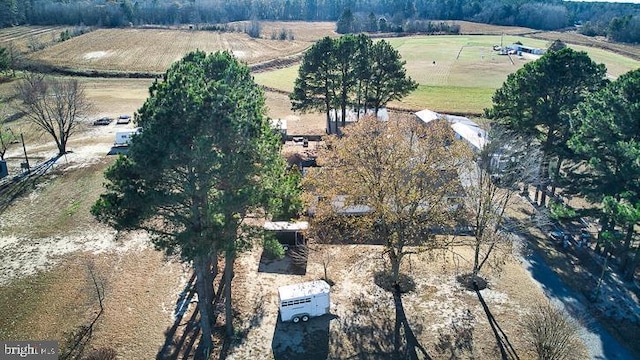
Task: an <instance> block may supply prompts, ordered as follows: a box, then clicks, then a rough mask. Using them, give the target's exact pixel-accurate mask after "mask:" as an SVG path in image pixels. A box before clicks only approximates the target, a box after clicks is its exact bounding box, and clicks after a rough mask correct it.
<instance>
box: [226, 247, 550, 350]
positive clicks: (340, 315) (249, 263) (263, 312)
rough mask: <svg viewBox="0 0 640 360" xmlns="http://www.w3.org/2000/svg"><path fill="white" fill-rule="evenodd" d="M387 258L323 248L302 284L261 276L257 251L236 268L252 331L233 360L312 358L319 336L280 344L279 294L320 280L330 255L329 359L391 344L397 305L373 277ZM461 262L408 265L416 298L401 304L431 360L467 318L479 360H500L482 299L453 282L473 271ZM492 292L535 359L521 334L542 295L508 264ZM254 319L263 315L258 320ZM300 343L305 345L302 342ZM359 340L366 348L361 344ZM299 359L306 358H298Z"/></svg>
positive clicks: (492, 300)
mask: <svg viewBox="0 0 640 360" xmlns="http://www.w3.org/2000/svg"><path fill="white" fill-rule="evenodd" d="M381 252H382V249H381V248H380V247H377V246H367V245H331V246H329V245H318V246H317V247H316V250H315V251H312V252H311V255H310V258H309V262H308V265H307V272H306V274H305V275H303V276H296V275H290V274H286V273H285V274H276V273H269V272H257V270H258V263H259V261H260V251H259V249H256V250H254V251H252V252H250V253H248V254H244V255H243V256H242V257H241V258H240V259H239V261H238V264H237V268H238V271H237V277H238V278H237V282H236V285H235V286H236V287H235V289H234V292H235V294H236V295H235V296H236V297H235V299H236V308H237V310H238V311H239V312H240V314H241V316H240V318H241V320H242V321H241V322H242V325H241V327H240V329H239V330H240V331H241V332H242V331H247V336H246V338H244V339H243V340H242V344H241V345H238V346H236V347H235V348H233V350H232V354H233V358H238V359H244V358H251V357H252V356H255V354H262V358H264V359H272V358H274V354H273V353H271V354H268V353H266V352H265V349H268V348H272V347H274V346H275V347H276V348H278V349H279V350H284V349H283V348H284V347H285V346H290V347H291V349H295V348H305V349H307V350H308V349H309V348H315V347H317V346H318V344H317V342H322V340H321V339H320V338H314V337H313V336H310V335H306V334H307V333H309V334H313V333H314V330H313V328H308V329H304V331H303V330H298V331H300V332H303V333H304V334H303V335H298V333H297V332H296V331H295V330H294V332H293V333H292V334H288V335H290V336H292V339H293V338H296V339H297V340H292V339H291V340H288V339H283V338H282V337H283V335H284V334H283V332H282V330H281V328H282V327H283V325H281V324H277V322H278V318H277V316H278V315H277V314H278V312H277V287H278V286H282V285H285V284H293V283H298V282H303V281H309V280H315V279H319V278H321V277H322V276H323V267H322V257H323V256H325V254H327V253H331V254H332V258H331V261H330V265H329V269H328V271H329V277H330V278H331V280H333V281H335V285H334V286H333V287H332V288H331V303H332V307H331V313H332V314H333V315H335V316H336V318H334V319H333V320H331V321H330V325H329V327H328V331H329V334H328V344H327V349H328V354H327V355H328V357H329V358H350V357H354V356H355V357H357V355H358V354H360V355H362V354H367V353H368V354H372V353H373V352H374V351H375V347H376V346H378V345H380V344H385V343H386V344H388V343H389V342H390V339H391V336H392V333H391V330H392V327H391V328H389V325H390V324H391V326H392V324H393V321H394V313H393V301H392V298H391V295H390V294H389V293H388V292H385V291H383V290H381V289H380V288H379V287H377V285H375V284H374V282H373V274H374V272H375V271H378V270H381V269H382V268H383V267H384V265H383V262H382V260H381V259H382V257H381V256H382V255H381ZM456 252H457V253H458V255H464V256H465V257H466V258H467V259H468V256H469V255H470V253H469V252H468V251H467V249H462V248H460V249H456ZM456 259H457V260H456V261H453V260H452V257H451V253H447V254H440V255H434V254H432V255H429V254H422V255H417V256H413V257H411V258H410V259H407V261H406V262H405V268H404V271H406V272H409V273H411V274H412V276H413V277H414V279H415V281H416V291H415V292H411V293H408V294H405V295H404V296H403V304H404V308H405V311H406V315H407V317H408V319H409V323H410V324H411V326H412V328H413V329H414V331H416V334H417V336H418V339H419V341H420V342H421V344H422V345H423V346H425V348H426V349H427V351H428V352H429V354H430V355H431V356H432V357H433V358H435V359H443V358H448V357H447V355H446V354H443V353H439V352H438V351H437V350H436V349H437V347H436V345H437V343H438V335H439V334H447V333H449V332H450V331H451V327H450V326H451V322H452V320H453V319H455V318H456V317H459V316H461V315H462V314H464V313H465V312H466V311H467V310H468V311H470V312H471V314H472V315H473V318H474V321H473V323H474V338H473V340H474V345H475V356H476V358H482V359H497V358H499V353H498V352H497V351H496V349H495V338H494V337H493V335H492V333H491V330H490V328H489V325H488V322H487V317H486V315H485V313H484V311H483V310H482V308H481V306H480V303H479V301H478V298H477V296H476V295H475V293H473V292H470V291H466V290H463V289H462V288H460V286H459V285H458V284H457V283H456V281H455V276H456V275H457V274H460V273H463V272H465V271H468V266H465V265H463V264H464V262H460V258H459V257H456ZM490 284H491V285H490V289H487V290H484V291H483V296H484V298H485V300H486V301H487V303H488V305H489V307H490V310H491V311H492V313H493V315H494V316H495V317H496V319H497V321H498V323H499V324H500V326H501V327H502V328H503V330H504V332H505V333H506V334H507V336H509V339H510V341H511V343H512V345H513V346H514V348H515V349H517V352H518V355H520V358H521V359H529V358H530V357H529V355H528V352H529V348H528V345H527V344H526V343H525V342H524V340H523V338H522V336H520V334H521V333H522V328H521V325H520V323H519V318H520V316H521V315H522V314H523V312H525V311H527V309H528V308H529V306H530V304H532V303H534V302H535V301H538V300H541V299H544V297H543V295H542V292H541V289H540V287H539V286H538V285H536V284H535V283H534V282H533V281H532V280H531V278H530V277H529V275H528V274H527V273H526V272H525V271H524V270H523V268H522V267H521V266H520V264H518V263H517V262H507V264H506V265H505V267H504V268H503V271H502V272H500V273H493V274H490ZM363 306H364V308H363ZM256 307H258V310H256ZM256 314H259V316H258V317H257V318H256ZM310 324H311V323H310ZM303 328H305V327H304V326H303ZM370 331H371V334H369V332H370ZM358 333H360V334H358ZM321 335H322V334H321ZM325 335H327V334H325ZM297 336H302V338H301V339H298V338H297ZM357 338H360V340H362V342H360V341H356V339H357ZM367 339H369V340H370V341H371V342H372V343H373V344H372V343H369V341H368V340H367ZM285 344H286V345H285ZM278 349H276V351H278ZM285 354H286V356H293V357H295V351H293V352H288V351H285ZM280 355H281V357H282V356H284V355H283V354H280ZM307 355H310V353H307ZM321 355H322V354H321ZM297 356H298V357H299V356H301V355H300V354H299V353H298V355H297ZM275 358H279V357H278V354H275ZM323 358H324V357H323Z"/></svg>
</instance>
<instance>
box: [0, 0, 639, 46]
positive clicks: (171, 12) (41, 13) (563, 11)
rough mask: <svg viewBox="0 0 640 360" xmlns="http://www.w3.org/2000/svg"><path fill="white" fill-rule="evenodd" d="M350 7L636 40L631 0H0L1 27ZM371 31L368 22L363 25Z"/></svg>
mask: <svg viewBox="0 0 640 360" xmlns="http://www.w3.org/2000/svg"><path fill="white" fill-rule="evenodd" d="M345 11H349V12H350V13H351V14H353V16H355V18H356V19H357V20H358V23H359V24H360V25H359V26H360V27H361V28H362V29H367V28H372V27H373V25H372V24H373V22H372V21H371V18H372V17H373V19H375V22H376V23H377V24H376V25H377V26H376V27H377V28H378V30H379V31H411V26H412V25H413V26H414V27H415V23H414V21H415V20H468V21H475V22H481V23H487V24H496V25H512V26H525V27H530V28H534V29H543V30H552V29H561V28H564V27H567V26H573V25H574V24H581V25H582V27H581V30H580V31H582V32H583V33H584V34H587V35H596V34H597V35H606V36H608V37H610V38H611V39H612V40H615V41H625V42H637V41H639V40H640V32H639V31H638V30H637V28H638V26H637V25H636V23H637V21H638V20H637V19H638V16H639V12H640V7H639V6H638V5H636V4H623V3H592V2H566V1H558V0H542V1H536V2H530V1H509V0H500V1H493V0H447V1H437V0H405V1H382V0H331V1H330V0H286V1H274V0H256V1H250V2H247V1H241V0H231V1H222V0H177V1H169V0H87V1H79V0H25V1H21V0H0V27H6V26H13V25H20V24H30V25H80V24H82V25H87V26H104V27H122V26H129V25H143V24H158V25H176V24H196V23H226V22H232V21H241V20H284V21H287V20H305V21H318V20H321V21H338V19H339V18H340V17H341V16H342V15H343V14H344V13H345ZM368 31H370V30H368Z"/></svg>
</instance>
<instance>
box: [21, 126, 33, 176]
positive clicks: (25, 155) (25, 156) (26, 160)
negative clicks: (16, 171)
mask: <svg viewBox="0 0 640 360" xmlns="http://www.w3.org/2000/svg"><path fill="white" fill-rule="evenodd" d="M20 140H22V150H23V151H24V161H25V162H24V163H25V165H26V168H27V172H31V168H30V167H29V158H28V157H27V148H26V147H25V146H24V136H22V133H20Z"/></svg>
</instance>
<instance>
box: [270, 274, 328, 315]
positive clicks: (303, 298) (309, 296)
mask: <svg viewBox="0 0 640 360" xmlns="http://www.w3.org/2000/svg"><path fill="white" fill-rule="evenodd" d="M329 291H330V287H329V284H327V282H326V281H323V280H316V281H309V282H305V283H301V284H294V285H286V286H281V287H279V288H278V297H279V301H280V305H279V307H280V319H281V320H282V321H293V322H294V323H298V322H300V320H302V321H309V318H311V317H315V316H321V315H324V314H328V313H329V310H330V307H331V302H330V299H329Z"/></svg>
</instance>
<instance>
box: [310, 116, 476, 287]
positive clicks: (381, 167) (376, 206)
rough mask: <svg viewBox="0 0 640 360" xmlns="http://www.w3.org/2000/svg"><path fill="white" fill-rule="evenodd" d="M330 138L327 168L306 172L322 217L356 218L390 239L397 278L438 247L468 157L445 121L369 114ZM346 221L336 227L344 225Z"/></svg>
mask: <svg viewBox="0 0 640 360" xmlns="http://www.w3.org/2000/svg"><path fill="white" fill-rule="evenodd" d="M344 134H345V136H343V137H335V136H333V137H329V139H327V141H326V144H327V148H326V150H323V151H321V153H320V155H319V157H318V158H319V159H322V161H323V166H322V167H321V168H319V170H318V171H317V172H314V173H310V174H309V176H307V177H306V179H305V180H306V181H307V184H309V185H310V186H311V187H313V188H314V190H315V192H316V194H317V195H318V196H319V197H320V199H322V200H320V201H318V202H317V206H316V211H315V217H316V220H322V219H323V218H324V219H327V218H331V217H333V218H340V219H342V220H344V219H350V220H351V221H352V222H353V223H354V224H356V226H357V227H358V228H360V229H361V230H362V231H360V233H361V234H363V236H366V237H369V239H368V240H365V241H371V242H377V243H382V244H384V254H385V256H386V257H387V259H388V260H389V265H390V268H391V269H390V270H391V271H390V274H391V279H392V283H394V284H399V279H400V268H401V264H402V260H403V259H404V258H405V257H406V256H408V255H410V254H415V253H418V252H421V251H426V250H429V249H433V248H435V247H437V246H440V244H439V243H438V241H437V239H436V236H435V233H434V229H435V228H438V227H443V226H444V227H446V226H449V225H451V224H452V223H453V222H454V218H455V214H454V213H455V211H450V210H451V209H452V208H454V206H452V205H453V203H455V202H457V201H458V197H459V196H460V194H459V189H460V183H459V181H458V176H457V169H458V167H459V166H460V165H461V164H462V163H463V162H464V160H463V158H464V157H466V156H468V149H467V147H466V146H465V145H464V144H463V143H462V142H461V141H456V140H455V139H454V135H453V131H452V130H451V128H450V127H449V124H448V123H446V122H440V121H434V122H431V123H430V124H429V126H424V125H422V124H419V123H418V122H415V121H410V120H394V121H387V122H383V121H378V120H377V119H375V118H373V117H365V118H363V119H361V120H360V121H358V122H357V123H355V124H353V125H351V126H349V127H348V128H345V130H344ZM338 225H340V224H337V225H336V226H338Z"/></svg>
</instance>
